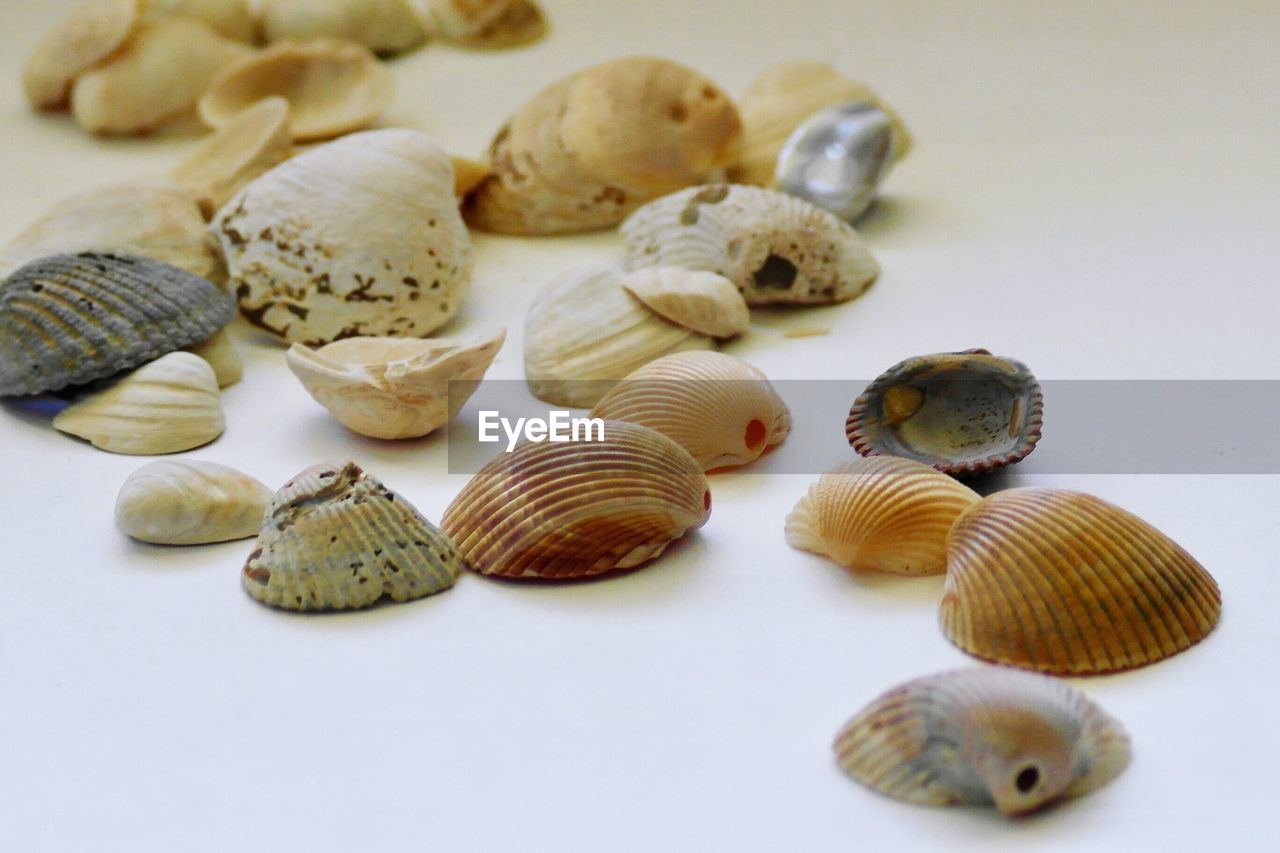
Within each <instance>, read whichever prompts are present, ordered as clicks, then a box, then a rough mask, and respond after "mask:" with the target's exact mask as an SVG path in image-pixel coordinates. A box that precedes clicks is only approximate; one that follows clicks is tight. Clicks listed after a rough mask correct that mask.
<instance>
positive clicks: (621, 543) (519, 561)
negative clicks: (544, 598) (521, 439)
mask: <svg viewBox="0 0 1280 853" xmlns="http://www.w3.org/2000/svg"><path fill="white" fill-rule="evenodd" d="M710 514H711V491H710V490H709V489H708V487H707V480H706V477H704V476H703V474H702V469H701V468H699V467H698V464H697V463H696V462H694V460H693V457H692V456H690V455H689V454H688V452H686V451H685V450H684V449H683V448H682V447H680V446H679V445H677V444H676V443H675V442H673V441H672V440H671V439H669V438H667V437H666V436H664V435H662V434H661V433H659V432H657V431H655V430H651V429H649V428H648V427H643V426H638V425H636V424H628V423H623V422H620V421H605V422H604V440H603V441H576V442H571V443H552V442H541V443H533V442H526V443H524V444H520V445H517V446H516V448H515V449H514V450H513V451H512V452H511V453H504V454H501V455H499V456H498V457H497V458H495V459H494V460H493V461H491V462H490V463H489V464H488V465H486V466H485V467H484V468H482V469H481V470H480V472H479V473H478V474H476V475H475V477H473V478H472V479H471V481H470V482H469V483H467V485H466V486H465V487H463V489H462V491H461V492H460V493H459V494H458V496H457V497H456V498H454V501H453V503H452V504H450V506H449V508H448V509H447V510H446V511H445V514H444V519H443V520H442V521H441V527H442V528H443V529H444V531H445V533H446V534H448V536H449V537H450V538H451V539H452V540H453V541H454V542H455V543H456V544H457V546H458V550H459V551H460V552H461V553H462V556H463V557H464V558H465V559H466V562H467V566H468V567H469V568H471V569H472V570H473V571H477V572H480V573H481V574H486V575H501V576H504V577H510V578H545V579H549V580H563V579H568V578H578V577H586V576H588V575H597V574H602V573H604V572H609V571H614V570H616V569H629V568H634V567H636V566H639V565H641V564H642V563H645V562H647V561H649V560H652V559H653V558H655V557H657V556H658V555H660V554H661V553H662V552H663V551H664V550H665V549H666V547H667V546H668V545H670V544H671V543H672V542H673V541H675V540H676V539H679V538H680V537H681V536H683V535H684V534H685V532H686V531H689V530H692V529H696V528H698V527H701V526H702V525H703V524H705V523H706V521H707V518H708V517H709V516H710Z"/></svg>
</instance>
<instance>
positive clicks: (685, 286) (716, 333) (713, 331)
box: [622, 267, 751, 338]
mask: <svg viewBox="0 0 1280 853" xmlns="http://www.w3.org/2000/svg"><path fill="white" fill-rule="evenodd" d="M622 287H623V288H624V289H625V290H626V291H627V292H628V293H630V294H631V295H632V296H634V297H635V298H636V299H639V300H640V301H641V302H643V303H644V304H645V305H647V306H648V307H649V308H651V309H652V310H654V311H656V312H658V313H659V314H661V315H662V316H663V317H665V318H667V319H668V320H670V321H671V322H673V323H675V324H676V325H679V326H684V327H685V328H686V329H692V330H693V331H695V332H701V333H702V334H704V335H711V336H712V337H713V338H732V337H734V336H735V335H740V334H742V333H743V332H745V331H746V330H747V328H748V326H750V324H751V313H750V309H748V308H747V302H746V300H745V299H743V298H742V294H741V293H739V292H738V288H736V287H734V284H733V282H731V281H729V279H727V278H725V277H724V276H722V275H716V274H715V273H711V272H702V271H700V270H688V269H685V268H683V267H645V268H644V269H639V270H636V271H634V272H631V273H628V274H627V275H626V276H624V277H623V279H622Z"/></svg>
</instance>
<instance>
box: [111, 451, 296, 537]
mask: <svg viewBox="0 0 1280 853" xmlns="http://www.w3.org/2000/svg"><path fill="white" fill-rule="evenodd" d="M270 500H271V490H270V489H268V488H267V487H266V486H264V485H263V484H262V483H260V482H258V481H257V480H255V479H253V478H252V477H250V476H249V475H248V474H242V473H240V472H239V471H237V470H236V469H234V468H229V467H227V466H226V465H219V464H217V463H214V462H198V461H196V460H191V459H181V460H179V459H174V460H164V461H161V462H151V463H149V464H147V465H143V466H142V467H141V468H139V469H138V470H137V471H134V472H133V473H132V474H130V475H129V478H128V479H127V480H125V481H124V485H123V486H121V487H120V493H119V495H117V497H116V509H115V520H116V528H117V529H118V530H119V531H120V532H121V533H123V534H125V535H126V536H130V537H132V538H134V539H138V540H140V541H142V542H152V543H154V544H157V545H201V544H204V543H206V542H226V541H229V540H232V539H244V538H246V537H248V536H253V535H255V534H256V533H257V532H258V530H259V528H261V527H262V515H263V513H264V512H265V511H266V508H267V503H268V502H269V501H270Z"/></svg>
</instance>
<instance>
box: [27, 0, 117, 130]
mask: <svg viewBox="0 0 1280 853" xmlns="http://www.w3.org/2000/svg"><path fill="white" fill-rule="evenodd" d="M137 21H138V2H137V0H90V2H87V3H82V4H81V5H79V6H77V7H76V8H75V9H74V10H73V11H72V12H70V13H69V14H68V15H67V16H66V17H65V18H63V19H62V20H61V21H60V22H59V23H58V24H57V25H56V26H55V27H54V28H53V29H52V30H50V31H49V32H47V33H46V34H45V35H44V37H43V38H42V39H40V41H39V42H38V43H37V44H36V46H35V49H33V50H32V51H31V54H30V55H29V56H28V57H27V61H26V64H25V65H24V66H23V68H22V91H23V93H24V94H25V95H26V96H27V101H28V102H29V103H30V104H31V105H32V106H33V107H40V108H42V109H50V108H53V107H60V106H62V105H63V104H65V103H66V101H67V97H68V96H69V95H70V94H71V84H72V83H74V82H75V79H76V78H77V77H79V76H80V75H81V74H82V73H84V72H85V71H88V70H89V69H90V68H92V67H94V66H95V65H97V64H98V63H99V62H101V61H102V60H104V59H106V58H107V57H108V56H110V55H111V54H112V53H114V52H115V51H116V49H117V48H119V47H120V45H122V44H124V42H125V40H126V39H128V38H129V33H131V32H133V27H134V24H136V23H137Z"/></svg>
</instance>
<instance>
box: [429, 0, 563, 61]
mask: <svg viewBox="0 0 1280 853" xmlns="http://www.w3.org/2000/svg"><path fill="white" fill-rule="evenodd" d="M409 3H410V4H411V5H412V6H413V8H414V10H415V11H416V12H417V14H418V17H419V18H420V19H421V21H422V25H423V27H424V28H425V29H426V31H427V34H428V35H429V36H430V37H432V38H439V39H441V40H443V41H447V42H449V43H451V44H458V45H462V46H464V47H471V48H478V49H482V50H497V49H501V48H507V47H516V46H519V45H523V44H529V43H531V42H535V41H537V40H538V39H540V38H542V37H543V36H544V35H546V33H547V20H546V16H545V15H544V14H543V12H542V9H541V8H540V7H539V6H538V4H537V3H536V2H534V0H409Z"/></svg>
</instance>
